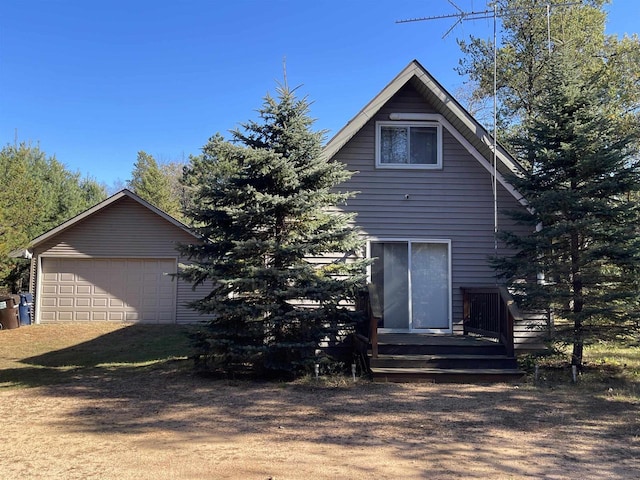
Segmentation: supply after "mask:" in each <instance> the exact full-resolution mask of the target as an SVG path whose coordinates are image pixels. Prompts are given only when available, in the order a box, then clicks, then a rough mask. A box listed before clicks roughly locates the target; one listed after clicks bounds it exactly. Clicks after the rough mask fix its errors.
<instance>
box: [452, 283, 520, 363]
mask: <svg viewBox="0 0 640 480" xmlns="http://www.w3.org/2000/svg"><path fill="white" fill-rule="evenodd" d="M462 296H463V309H464V323H463V325H464V333H465V335H466V334H467V333H476V334H478V335H482V336H484V337H489V338H495V339H496V340H498V341H499V342H500V343H502V344H503V345H504V346H505V348H506V349H507V354H508V355H510V356H512V355H513V324H514V322H515V320H517V319H520V313H519V312H518V309H517V307H516V305H515V302H514V300H513V297H511V295H510V294H509V291H508V290H507V289H506V288H504V287H482V288H477V287H472V288H462Z"/></svg>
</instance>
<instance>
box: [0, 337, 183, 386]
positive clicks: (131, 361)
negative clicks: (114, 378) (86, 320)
mask: <svg viewBox="0 0 640 480" xmlns="http://www.w3.org/2000/svg"><path fill="white" fill-rule="evenodd" d="M81 328H83V329H84V330H86V329H87V328H89V327H87V326H83V327H81ZM193 328H194V327H190V326H178V325H166V326H165V325H131V326H128V327H124V328H115V329H113V330H111V331H107V332H106V333H105V332H99V334H97V335H95V336H93V337H90V338H81V339H78V340H75V341H74V339H73V330H72V328H71V327H69V326H65V328H58V329H56V326H54V325H47V326H44V327H39V328H38V329H33V330H24V338H22V337H18V336H15V338H13V341H14V343H6V344H4V345H2V347H3V348H2V353H3V356H4V358H2V359H0V360H1V361H0V388H10V387H18V388H20V387H33V386H43V385H51V384H56V383H62V382H68V381H72V380H73V379H76V378H79V376H82V375H84V374H94V373H96V372H110V373H112V374H113V373H118V374H121V375H128V374H131V373H140V372H142V371H152V370H157V369H162V368H165V367H166V368H168V369H186V368H188V367H187V365H189V366H191V365H192V364H191V362H188V361H187V359H188V358H189V357H191V356H192V355H193V352H192V347H191V341H190V339H189V334H190V332H191V331H193ZM43 332H46V333H47V335H44V334H43ZM84 333H85V334H86V332H84ZM64 335H68V337H69V338H61V337H63V336H64ZM47 339H49V340H50V341H49V342H47ZM20 342H24V344H23V345H21V343H20ZM47 343H48V345H47ZM21 352H22V354H21Z"/></svg>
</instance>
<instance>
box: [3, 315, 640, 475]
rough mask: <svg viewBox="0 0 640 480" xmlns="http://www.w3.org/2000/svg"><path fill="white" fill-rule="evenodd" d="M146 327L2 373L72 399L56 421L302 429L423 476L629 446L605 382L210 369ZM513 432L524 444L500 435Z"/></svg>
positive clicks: (551, 471)
mask: <svg viewBox="0 0 640 480" xmlns="http://www.w3.org/2000/svg"><path fill="white" fill-rule="evenodd" d="M149 328H152V329H154V328H157V327H155V326H153V327H150V326H140V327H136V328H133V327H131V328H125V329H121V330H119V331H116V332H113V333H110V334H107V335H103V336H101V337H99V338H96V339H94V340H91V341H88V342H83V343H81V344H78V345H75V346H73V347H69V348H64V349H61V350H58V351H54V352H50V353H46V354H42V355H37V356H32V357H29V358H25V359H23V360H22V362H23V363H26V364H28V365H30V367H26V368H16V369H9V371H1V372H0V382H2V381H3V380H4V381H7V380H11V381H14V382H17V383H21V384H23V385H29V386H35V387H40V388H39V394H40V395H43V396H47V397H55V398H57V399H69V400H74V401H75V402H76V403H77V405H78V406H77V408H75V409H74V410H73V412H72V413H69V414H65V415H64V416H61V417H57V418H55V419H52V422H53V423H55V424H56V425H58V426H59V428H60V429H63V430H65V431H70V432H81V433H85V432H87V433H92V434H98V435H109V434H113V433H119V434H127V435H135V434H141V433H153V432H158V433H162V434H163V435H171V436H172V438H176V439H179V440H180V441H210V439H211V438H223V439H225V441H228V442H236V441H237V442H242V441H243V439H244V438H246V437H247V436H250V435H254V436H255V435H260V436H261V437H262V438H264V439H265V441H269V442H274V445H276V444H277V445H285V446H287V445H288V446H289V448H296V445H297V444H298V443H299V442H306V443H308V442H310V443H312V444H314V445H316V446H317V447H318V448H321V447H322V446H323V445H327V446H328V445H331V446H340V447H344V448H345V449H357V451H361V452H364V451H366V452H370V451H375V450H376V449H385V451H389V450H391V451H392V452H393V457H394V458H397V459H398V460H402V461H408V462H409V461H411V462H413V461H416V462H417V463H416V466H415V469H416V472H417V473H416V476H422V477H423V478H428V477H429V476H432V475H433V473H434V471H437V468H438V465H439V460H438V459H440V458H442V459H444V458H451V456H456V458H459V460H460V461H459V462H456V464H455V465H454V466H452V465H451V462H449V464H447V467H446V468H447V469H448V471H447V474H448V475H451V476H452V477H460V478H470V477H473V476H472V475H470V473H469V470H468V469H469V465H471V464H477V463H478V462H479V463H482V464H483V465H484V466H485V467H486V468H488V469H489V470H491V471H493V472H495V474H496V475H497V476H510V477H526V476H530V475H531V474H532V467H531V459H532V458H533V457H532V456H533V455H535V457H536V458H537V461H538V462H539V463H540V464H541V465H546V467H545V468H546V470H545V472H546V473H545V474H547V475H552V476H553V475H555V476H561V477H562V476H567V475H566V472H567V471H568V470H566V469H567V468H568V466H567V465H569V466H572V468H578V469H579V471H582V472H591V473H597V475H596V476H599V477H606V476H609V477H614V478H615V477H624V475H625V474H626V473H628V470H625V468H628V463H629V461H635V462H636V463H637V459H638V458H640V446H639V445H638V442H637V438H638V432H640V423H639V416H638V415H637V413H638V403H637V400H634V399H625V398H616V397H615V396H614V395H613V394H611V393H608V392H607V390H606V389H604V388H603V389H602V392H598V391H585V390H581V389H579V388H576V387H572V386H564V387H561V388H554V389H551V388H547V387H542V388H540V387H534V386H530V385H522V386H519V387H518V386H511V385H451V384H444V385H407V384H372V383H369V382H368V381H364V380H359V381H358V382H357V383H355V384H345V385H344V386H342V387H328V386H324V385H323V384H321V383H314V381H313V380H310V381H308V382H304V383H300V382H299V383H276V382H255V381H254V382H251V381H230V380H211V379H207V378H202V377H199V376H197V375H195V374H194V373H193V372H192V370H191V362H190V361H189V360H187V359H186V357H187V356H188V351H189V346H188V345H189V343H188V339H187V337H186V335H187V333H188V331H181V330H179V329H178V330H176V331H167V332H163V333H162V334H159V332H160V330H157V331H155V334H156V335H155V336H158V337H163V338H161V339H153V338H150V337H152V336H154V335H152V334H150V333H149V331H148V329H149ZM152 333H154V332H152ZM165 333H166V335H165ZM634 432H635V433H634ZM513 435H515V438H516V439H517V445H522V446H523V450H518V449H517V448H516V449H514V448H513V445H510V444H509V441H510V440H508V439H509V438H511V439H512V440H511V442H513V438H514V437H513ZM503 437H504V439H503ZM632 438H636V441H633V440H632ZM550 439H553V441H552V440H550ZM558 445H563V446H570V448H569V447H567V448H566V449H565V448H563V449H562V450H560V449H558V448H557V446H558ZM158 448H161V447H158ZM167 448H169V446H168V447H167ZM524 448H526V450H525V449H524ZM634 458H635V460H633V459H634ZM625 465H626V466H625ZM358 468H359V469H360V471H361V473H362V474H363V475H365V474H371V473H374V472H372V471H370V467H369V466H367V465H364V464H363V465H360V466H359V467H358ZM434 468H435V469H436V470H434ZM443 468H444V467H443ZM540 468H542V467H540ZM534 473H535V470H534ZM436 476H437V475H436ZM569 476H571V475H569Z"/></svg>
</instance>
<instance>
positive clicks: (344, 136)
mask: <svg viewBox="0 0 640 480" xmlns="http://www.w3.org/2000/svg"><path fill="white" fill-rule="evenodd" d="M407 84H411V85H412V86H413V87H414V88H415V89H416V90H417V91H418V92H419V93H420V95H422V96H423V97H424V99H425V100H426V101H427V102H428V103H430V104H431V105H432V106H433V107H434V108H435V110H436V112H437V113H438V114H440V115H441V116H442V118H443V120H444V121H443V123H444V126H445V127H447V130H449V132H450V133H451V134H453V136H454V137H455V138H456V139H457V140H458V141H459V142H460V143H462V144H463V145H464V146H465V147H466V148H467V150H468V151H469V152H470V153H471V154H472V155H473V156H474V157H475V158H476V160H478V161H479V162H480V163H481V164H482V165H483V166H484V167H485V168H486V169H487V170H488V171H489V173H491V175H493V166H492V163H493V144H494V142H493V137H492V136H491V134H490V133H489V132H488V131H487V130H486V129H485V128H484V127H483V126H482V125H481V124H480V123H479V122H478V121H477V120H476V119H475V118H473V116H472V115H471V114H470V113H469V112H468V111H467V110H466V109H465V108H464V107H463V106H462V105H460V103H458V101H457V100H456V99H455V98H454V97H453V96H452V95H451V94H450V93H449V92H448V91H447V90H446V89H445V88H444V87H443V86H442V85H441V84H440V83H439V82H438V81H437V80H436V79H435V78H433V77H432V76H431V74H430V73H429V72H427V70H426V69H425V68H424V67H423V66H422V65H421V64H420V63H419V62H418V61H417V60H413V61H411V62H410V63H409V65H407V66H406V67H405V68H404V69H403V70H402V71H401V72H400V73H399V74H398V75H397V76H396V77H395V78H394V79H393V80H391V82H390V83H389V84H388V85H387V86H386V87H384V88H383V89H382V91H381V92H380V93H378V95H376V96H375V97H374V98H373V99H372V100H371V101H370V102H369V103H368V104H367V105H366V106H365V107H364V108H363V109H362V110H360V112H359V113H358V114H357V115H356V116H355V117H353V118H352V119H351V120H350V121H349V122H348V123H347V124H346V125H345V126H344V127H342V129H341V130H340V131H339V132H338V133H336V135H335V136H334V137H333V138H332V139H331V140H329V142H328V143H327V144H326V146H325V147H324V151H323V152H324V155H325V158H332V157H333V156H334V155H335V154H336V153H338V151H339V150H340V149H341V148H342V147H344V146H345V145H346V143H347V142H348V141H349V140H351V139H352V138H353V137H354V135H355V134H356V133H358V132H359V131H360V129H361V128H362V127H364V125H365V124H366V123H367V122H368V121H369V120H371V119H372V118H374V116H375V115H376V114H377V113H378V111H379V110H380V109H381V108H382V107H383V106H384V105H385V104H386V103H387V102H388V101H389V100H390V99H391V98H392V97H393V96H394V95H395V94H397V93H398V92H399V91H400V89H401V88H402V87H404V86H405V85H407ZM496 158H497V160H498V162H497V165H496V178H497V180H498V182H499V183H500V184H501V185H502V186H503V187H504V188H506V189H507V190H508V191H509V192H510V193H511V194H512V195H513V196H514V197H515V198H516V199H517V200H518V201H519V202H520V203H522V204H526V200H524V198H523V197H522V195H521V194H520V193H518V192H517V191H516V190H515V188H514V187H513V186H512V185H511V184H510V183H509V182H507V181H506V180H505V178H504V176H503V174H504V173H507V172H512V173H515V174H520V173H523V172H524V168H523V167H522V165H520V164H519V163H518V162H517V161H516V160H515V159H514V158H513V157H512V156H511V155H510V154H509V153H508V152H507V151H506V150H505V149H504V148H503V147H502V146H501V145H500V144H499V143H497V149H496ZM501 172H502V173H501Z"/></svg>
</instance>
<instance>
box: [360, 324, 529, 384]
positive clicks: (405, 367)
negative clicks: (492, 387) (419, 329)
mask: <svg viewBox="0 0 640 480" xmlns="http://www.w3.org/2000/svg"><path fill="white" fill-rule="evenodd" d="M377 337H378V338H377V355H375V354H374V353H373V352H372V351H371V349H369V352H368V357H369V367H370V371H371V375H372V377H373V381H374V382H423V383H425V382H426V383H495V382H513V381H517V380H518V379H520V378H521V377H522V375H523V372H521V371H520V370H519V369H518V365H517V363H516V359H515V357H514V356H513V355H508V354H507V350H506V348H505V346H504V345H502V344H501V343H498V342H497V341H493V340H491V339H487V338H483V337H476V336H470V335H437V334H412V333H406V334H404V333H399V334H390V333H386V334H384V333H380V334H378V335H377Z"/></svg>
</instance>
